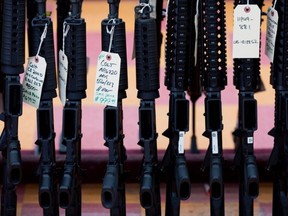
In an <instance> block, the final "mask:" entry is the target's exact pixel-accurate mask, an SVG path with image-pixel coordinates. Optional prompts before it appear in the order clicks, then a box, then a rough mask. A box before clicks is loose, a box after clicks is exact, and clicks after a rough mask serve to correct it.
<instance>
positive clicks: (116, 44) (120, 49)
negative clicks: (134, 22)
mask: <svg viewBox="0 0 288 216" xmlns="http://www.w3.org/2000/svg"><path fill="white" fill-rule="evenodd" d="M113 25H114V26H115V28H114V36H113V41H112V46H111V52H112V53H118V54H119V56H120V58H121V66H120V79H119V93H118V94H119V97H121V96H122V97H121V98H126V93H125V90H126V89H127V88H128V77H127V51H126V35H125V22H123V21H122V20H121V19H117V20H116V23H115V24H113ZM107 27H108V30H110V29H111V28H112V23H111V22H110V23H109V19H105V20H103V21H102V50H104V51H108V49H109V44H110V34H108V33H107V30H106V28H107Z"/></svg>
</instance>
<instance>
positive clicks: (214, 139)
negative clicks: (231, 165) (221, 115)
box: [211, 131, 219, 154]
mask: <svg viewBox="0 0 288 216" xmlns="http://www.w3.org/2000/svg"><path fill="white" fill-rule="evenodd" d="M211 136H212V154H218V153H219V149H218V133H217V131H213V132H212V133H211Z"/></svg>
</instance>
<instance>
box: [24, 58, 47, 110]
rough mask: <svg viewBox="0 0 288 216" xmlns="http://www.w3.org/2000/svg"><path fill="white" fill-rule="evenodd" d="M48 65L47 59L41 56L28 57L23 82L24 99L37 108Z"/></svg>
mask: <svg viewBox="0 0 288 216" xmlns="http://www.w3.org/2000/svg"><path fill="white" fill-rule="evenodd" d="M46 67H47V63H46V60H45V58H43V57H41V56H38V57H37V58H36V57H35V56H34V57H30V58H29V59H28V66H27V68H26V73H25V77H24V82H23V101H24V102H25V103H27V104H29V105H31V106H34V107H35V108H38V107H39V103H40V99H41V94H42V87H43V84H44V78H45V73H46Z"/></svg>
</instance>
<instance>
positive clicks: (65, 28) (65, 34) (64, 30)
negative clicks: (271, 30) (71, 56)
mask: <svg viewBox="0 0 288 216" xmlns="http://www.w3.org/2000/svg"><path fill="white" fill-rule="evenodd" d="M69 29H70V25H68V24H67V23H66V22H64V23H63V39H62V40H63V41H62V51H63V53H65V38H66V36H67V35H68V32H69Z"/></svg>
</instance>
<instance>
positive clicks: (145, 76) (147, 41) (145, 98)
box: [134, 0, 161, 215]
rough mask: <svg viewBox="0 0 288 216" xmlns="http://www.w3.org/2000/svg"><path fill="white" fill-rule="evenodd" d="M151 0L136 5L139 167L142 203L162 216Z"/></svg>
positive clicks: (156, 35) (149, 212)
mask: <svg viewBox="0 0 288 216" xmlns="http://www.w3.org/2000/svg"><path fill="white" fill-rule="evenodd" d="M152 10H153V9H152V8H151V7H150V5H149V1H147V0H140V5H139V6H136V7H135V12H136V14H138V15H139V16H138V18H137V19H136V20H135V35H134V36H135V47H136V79H137V82H136V87H137V90H138V94H137V97H138V98H139V99H141V102H140V107H139V111H138V112H139V122H138V124H139V139H140V140H139V142H138V144H139V145H140V146H141V147H142V148H143V149H144V155H143V160H142V165H141V170H140V173H141V174H140V175H141V177H140V181H141V183H140V203H141V206H142V207H143V208H145V214H146V215H161V200H160V185H159V176H158V173H159V170H158V156H157V136H158V134H157V132H156V114H155V98H158V97H159V92H158V89H159V87H160V84H159V57H160V55H159V53H158V52H159V51H160V50H159V46H158V40H159V29H158V30H157V22H156V19H153V18H151V17H150V13H151V12H152Z"/></svg>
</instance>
